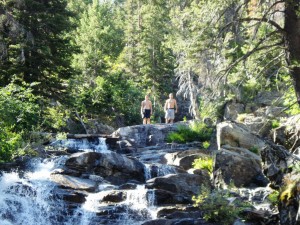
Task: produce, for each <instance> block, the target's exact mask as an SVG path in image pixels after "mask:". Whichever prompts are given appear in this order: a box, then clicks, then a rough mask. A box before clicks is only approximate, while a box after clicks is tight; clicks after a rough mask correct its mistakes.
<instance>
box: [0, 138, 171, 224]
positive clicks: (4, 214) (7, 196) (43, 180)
mask: <svg viewBox="0 0 300 225" xmlns="http://www.w3.org/2000/svg"><path fill="white" fill-rule="evenodd" d="M60 145H62V146H65V147H67V148H73V149H76V150H77V151H97V152H106V151H108V152H110V151H109V150H107V147H106V144H105V141H104V139H101V138H100V139H99V141H98V142H94V143H89V142H88V141H87V140H78V139H77V140H75V139H73V140H65V141H60ZM66 160H67V156H60V157H57V158H52V159H46V160H41V159H38V160H35V162H32V163H31V169H30V172H25V173H23V174H21V175H20V174H19V173H17V172H11V173H3V174H2V175H1V176H0V182H1V185H0V224H1V225H26V224H28V225H35V224H37V225H75V224H76V225H94V224H107V225H139V224H142V223H143V222H144V221H145V220H150V219H155V218H156V207H155V206H154V201H155V197H154V191H153V190H149V189H146V188H145V185H137V186H136V188H135V189H133V190H119V188H118V187H117V186H114V185H112V184H110V183H105V181H104V182H102V183H101V185H99V187H98V191H99V192H98V193H89V194H87V196H86V198H85V199H86V200H85V202H84V203H82V204H81V205H80V204H78V207H77V208H72V209H70V208H69V205H68V203H66V202H65V201H64V200H62V198H63V195H60V194H59V193H60V190H61V189H60V188H58V187H57V185H56V184H55V183H54V182H51V181H50V175H51V173H52V172H53V171H55V170H57V169H58V168H60V167H63V166H64V165H65V161H66ZM152 166H153V165H152ZM154 166H155V168H156V169H155V174H156V175H155V176H163V175H167V174H170V173H176V171H175V169H174V168H173V167H171V166H165V165H160V164H155V165H154ZM146 168H148V169H146V170H145V171H148V172H146V174H145V178H146V180H148V179H150V178H153V177H154V176H152V175H153V174H152V175H151V173H150V172H151V171H150V170H151V169H150V167H149V166H147V165H146ZM152 169H153V168H152ZM91 176H92V175H91ZM111 192H122V194H124V195H125V197H124V199H122V200H120V201H119V202H117V203H114V202H113V203H111V202H107V201H102V200H103V198H104V196H106V195H108V194H109V193H111Z"/></svg>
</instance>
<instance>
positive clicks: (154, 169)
mask: <svg viewBox="0 0 300 225" xmlns="http://www.w3.org/2000/svg"><path fill="white" fill-rule="evenodd" d="M176 173H177V172H176V169H175V167H174V166H170V165H164V164H145V178H146V180H149V179H151V178H154V177H160V176H165V175H168V174H176Z"/></svg>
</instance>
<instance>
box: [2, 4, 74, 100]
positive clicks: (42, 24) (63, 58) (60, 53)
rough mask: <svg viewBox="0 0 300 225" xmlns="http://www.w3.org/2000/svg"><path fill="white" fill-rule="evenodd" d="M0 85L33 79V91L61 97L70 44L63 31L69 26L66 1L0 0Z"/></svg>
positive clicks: (52, 96)
mask: <svg viewBox="0 0 300 225" xmlns="http://www.w3.org/2000/svg"><path fill="white" fill-rule="evenodd" d="M1 9H2V10H4V11H5V13H2V19H3V21H2V23H0V40H1V46H3V47H1V49H0V51H1V52H0V55H1V58H0V74H1V76H0V85H1V86H2V87H3V86H6V85H8V84H9V83H11V82H16V83H17V84H19V85H20V86H21V85H22V84H23V82H26V83H29V84H30V83H34V82H36V83H35V85H34V86H32V89H33V90H34V93H37V94H39V95H41V96H44V97H46V98H48V97H49V96H51V98H60V99H61V98H62V97H63V95H64V94H65V92H64V91H65V90H66V87H65V85H66V81H67V79H68V78H69V77H70V76H71V73H72V70H71V68H70V59H71V54H72V53H73V50H74V49H73V47H72V46H71V44H70V39H69V38H67V37H66V36H65V33H66V32H68V31H70V30H71V29H72V24H71V23H70V20H69V17H70V16H72V14H71V13H70V12H69V11H68V10H67V9H66V1H65V0H61V1H56V0H49V1H36V0H31V1H22V3H20V2H19V1H15V0H12V1H5V2H2V3H1Z"/></svg>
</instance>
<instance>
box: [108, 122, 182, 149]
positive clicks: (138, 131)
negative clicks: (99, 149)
mask: <svg viewBox="0 0 300 225" xmlns="http://www.w3.org/2000/svg"><path fill="white" fill-rule="evenodd" d="M178 124H181V125H186V124H185V123H174V124H147V125H136V126H128V127H121V128H119V129H118V130H116V131H115V132H114V133H112V137H119V138H120V140H127V141H129V142H130V144H131V145H132V146H133V147H138V148H142V147H146V146H153V145H158V144H163V143H164V142H165V139H166V137H167V135H168V134H169V133H170V132H173V131H176V130H177V125H178Z"/></svg>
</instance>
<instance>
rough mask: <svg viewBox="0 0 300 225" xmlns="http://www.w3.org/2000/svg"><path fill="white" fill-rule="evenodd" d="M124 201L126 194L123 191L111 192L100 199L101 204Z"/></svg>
mask: <svg viewBox="0 0 300 225" xmlns="http://www.w3.org/2000/svg"><path fill="white" fill-rule="evenodd" d="M124 200H126V194H125V193H124V192H123V191H112V192H110V193H108V194H107V195H105V196H104V197H103V198H102V202H122V201H124Z"/></svg>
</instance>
